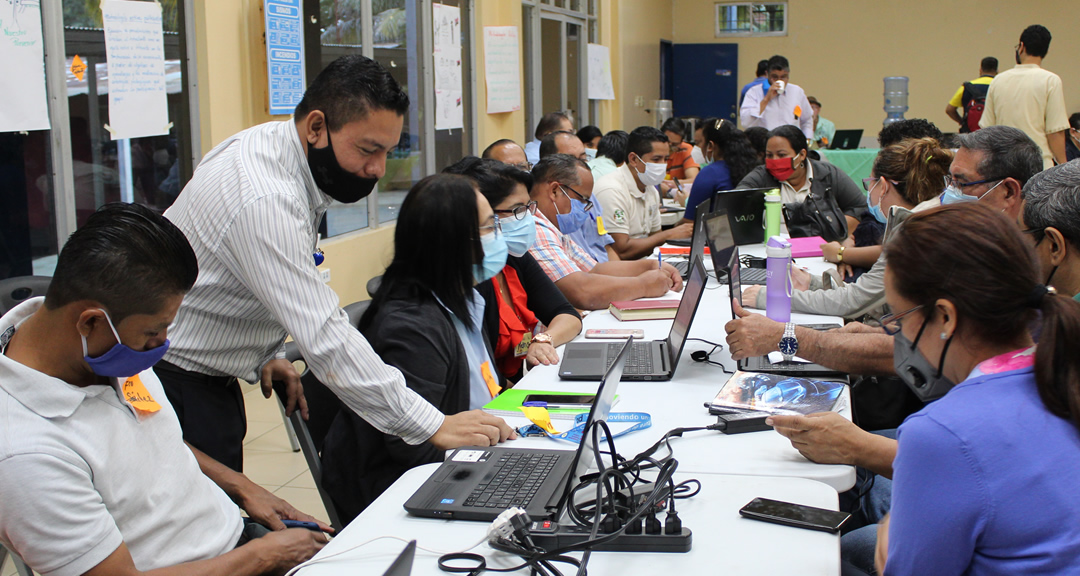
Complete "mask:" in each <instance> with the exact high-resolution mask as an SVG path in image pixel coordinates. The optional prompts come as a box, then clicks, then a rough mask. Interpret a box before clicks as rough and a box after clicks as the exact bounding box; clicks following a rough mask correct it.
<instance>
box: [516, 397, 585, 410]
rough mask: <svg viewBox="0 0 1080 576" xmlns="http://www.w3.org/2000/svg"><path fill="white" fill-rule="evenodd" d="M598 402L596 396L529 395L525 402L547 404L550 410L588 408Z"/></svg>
mask: <svg viewBox="0 0 1080 576" xmlns="http://www.w3.org/2000/svg"><path fill="white" fill-rule="evenodd" d="M593 400H596V395H595V394H529V395H528V396H526V397H525V400H523V401H522V403H523V404H524V403H525V402H546V403H547V407H548V408H587V407H589V406H591V405H592V403H593Z"/></svg>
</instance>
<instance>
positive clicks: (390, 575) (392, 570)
mask: <svg viewBox="0 0 1080 576" xmlns="http://www.w3.org/2000/svg"><path fill="white" fill-rule="evenodd" d="M415 557H416V540H413V541H411V542H409V544H408V545H407V546H405V549H404V550H402V551H401V554H398V557H397V559H396V560H394V563H393V564H391V565H390V567H389V568H387V569H386V572H383V576H409V575H410V574H412V564H413V558H415Z"/></svg>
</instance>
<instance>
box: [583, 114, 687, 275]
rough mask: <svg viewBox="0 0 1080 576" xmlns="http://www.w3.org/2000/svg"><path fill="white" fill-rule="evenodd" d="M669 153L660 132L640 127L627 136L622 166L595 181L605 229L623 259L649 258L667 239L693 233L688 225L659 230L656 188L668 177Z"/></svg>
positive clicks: (658, 204) (666, 138) (658, 195)
mask: <svg viewBox="0 0 1080 576" xmlns="http://www.w3.org/2000/svg"><path fill="white" fill-rule="evenodd" d="M670 153H671V150H670V149H669V148H668V137H667V136H665V135H664V133H663V132H661V131H659V130H657V129H656V128H653V127H652V126H639V127H638V128H635V129H634V131H633V132H631V133H630V140H629V142H628V143H627V146H626V161H625V162H624V163H623V165H622V166H619V167H618V168H616V169H615V171H614V172H612V173H610V174H608V175H606V176H603V177H601V178H600V180H598V181H597V182H596V188H595V189H594V190H593V194H595V195H596V197H597V198H599V199H600V202H602V203H603V205H604V214H605V216H604V227H605V228H606V229H607V232H608V234H610V235H611V238H612V239H613V240H614V241H615V243H614V244H612V246H613V247H614V249H615V252H616V253H618V255H619V258H622V259H623V260H635V259H638V258H641V257H643V256H648V255H650V254H652V251H653V248H656V247H657V246H659V245H661V244H663V243H665V242H667V241H668V240H674V239H677V238H689V237H690V236H691V235H692V234H693V232H694V225H693V224H692V223H690V222H686V223H684V224H680V225H678V226H676V227H674V228H672V229H670V230H660V193H659V192H657V191H656V186H657V185H659V184H660V183H661V182H663V181H664V176H666V175H667V159H668V156H669V155H670Z"/></svg>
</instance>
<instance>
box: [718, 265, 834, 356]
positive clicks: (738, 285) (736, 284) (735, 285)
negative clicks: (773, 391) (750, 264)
mask: <svg viewBox="0 0 1080 576" xmlns="http://www.w3.org/2000/svg"><path fill="white" fill-rule="evenodd" d="M728 266H729V267H730V270H731V271H730V279H731V281H730V282H729V284H728V286H729V288H730V295H731V300H732V305H731V317H732V318H734V317H735V304H734V302H738V303H739V306H742V282H741V281H740V278H739V276H740V270H739V249H738V248H735V251H734V252H732V254H731V260H729V261H728ZM736 365H737V366H738V368H739V370H743V371H747V372H766V373H774V374H797V375H799V376H845V374H844V372H841V371H839V370H833V369H832V368H826V367H824V366H822V365H821V364H814V363H812V362H794V361H792V362H776V363H773V362H772V361H770V360H769V357H768V356H752V357H750V358H744V359H742V360H739V361H738V363H737V364H736Z"/></svg>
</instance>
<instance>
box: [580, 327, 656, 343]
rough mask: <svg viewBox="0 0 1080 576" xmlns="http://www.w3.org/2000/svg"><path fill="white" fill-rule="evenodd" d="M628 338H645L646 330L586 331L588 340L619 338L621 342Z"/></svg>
mask: <svg viewBox="0 0 1080 576" xmlns="http://www.w3.org/2000/svg"><path fill="white" fill-rule="evenodd" d="M627 336H633V337H634V338H644V337H645V330H642V329H641V328H589V329H588V330H586V331H585V337H586V338H618V339H620V340H621V339H625V338H626V337H627Z"/></svg>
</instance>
